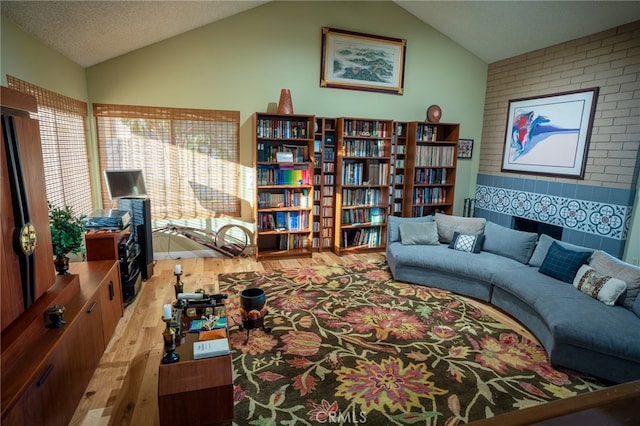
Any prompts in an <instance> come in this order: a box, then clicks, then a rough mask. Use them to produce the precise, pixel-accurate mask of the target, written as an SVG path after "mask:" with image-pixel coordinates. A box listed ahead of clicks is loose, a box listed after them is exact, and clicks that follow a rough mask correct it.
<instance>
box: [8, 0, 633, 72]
mask: <svg viewBox="0 0 640 426" xmlns="http://www.w3.org/2000/svg"><path fill="white" fill-rule="evenodd" d="M267 2H268V1H239V0H237V1H213V0H204V1H188V0H174V1H5V0H2V1H1V2H0V11H1V13H2V14H3V15H4V16H6V17H7V18H9V19H10V20H11V21H13V22H14V23H16V24H17V25H18V26H19V27H20V28H22V29H23V30H25V31H26V32H28V33H30V34H32V35H33V36H35V37H36V38H38V39H39V40H41V41H42V42H43V43H45V44H46V45H48V46H49V47H51V48H52V49H53V50H55V51H57V52H59V53H61V54H62V55H64V56H65V57H67V58H69V59H71V60H72V61H74V62H76V63H77V64H79V65H81V66H84V67H89V66H91V65H95V64H97V63H100V62H103V61H106V60H108V59H111V58H114V57H117V56H119V55H122V54H125V53H128V52H131V51H133V50H136V49H139V48H141V47H144V46H147V45H149V44H152V43H156V42H158V41H161V40H164V39H167V38H170V37H173V36H175V35H178V34H181V33H184V32H186V31H189V30H192V29H195V28H198V27H201V26H204V25H207V24H209V23H212V22H215V21H217V20H220V19H224V18H226V17H229V16H231V15H234V14H237V13H241V12H244V11H246V10H249V9H252V8H254V7H257V6H260V5H263V4H265V3H267ZM395 3H396V4H398V5H399V6H400V7H402V8H404V9H405V10H407V11H408V12H410V13H411V14H413V15H414V16H416V17H417V18H419V19H421V20H422V21H424V22H425V23H427V24H428V25H430V26H432V27H433V28H435V29H436V30H438V31H439V32H441V33H443V34H444V35H446V36H447V37H449V38H451V39H452V40H453V41H455V42H457V43H458V44H460V45H461V46H463V47H464V48H466V49H467V50H469V51H470V52H472V53H473V54H475V55H476V56H478V57H479V58H480V59H482V60H483V61H485V62H486V63H492V62H495V61H498V60H501V59H505V58H509V57H512V56H516V55H519V54H522V53H527V52H531V51H533V50H537V49H540V48H544V47H547V46H551V45H554V44H558V43H562V42H565V41H569V40H573V39H576V38H580V37H584V36H586V35H589V34H593V33H597V32H599V31H603V30H607V29H610V28H613V27H616V26H618V25H622V24H626V23H630V22H634V21H637V20H640V1H484V0H476V1H405V0H398V1H395ZM140 17H144V19H140Z"/></svg>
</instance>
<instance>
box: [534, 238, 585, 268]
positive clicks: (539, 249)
mask: <svg viewBox="0 0 640 426" xmlns="http://www.w3.org/2000/svg"><path fill="white" fill-rule="evenodd" d="M554 241H556V242H557V243H558V244H560V245H561V246H562V247H564V248H568V249H570V250H575V251H588V252H590V253H593V249H590V248H587V247H582V246H577V245H575V244H570V243H565V242H564V241H558V240H556V239H555V238H552V237H550V236H548V235H547V234H542V235H540V238H539V239H538V243H537V244H536V248H535V250H533V254H532V255H531V259H529V265H531V266H535V267H536V268H539V267H540V265H542V262H544V258H545V257H546V256H547V252H548V251H549V247H551V243H553V242H554Z"/></svg>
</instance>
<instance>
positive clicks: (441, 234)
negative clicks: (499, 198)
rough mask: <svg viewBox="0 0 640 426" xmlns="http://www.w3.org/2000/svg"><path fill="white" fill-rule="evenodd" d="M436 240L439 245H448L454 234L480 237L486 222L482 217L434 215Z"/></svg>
mask: <svg viewBox="0 0 640 426" xmlns="http://www.w3.org/2000/svg"><path fill="white" fill-rule="evenodd" d="M436 223H437V224H438V238H439V239H440V242H441V243H447V244H448V243H450V242H451V239H452V238H453V233H454V232H459V233H461V234H464V235H480V234H482V233H483V232H484V225H485V223H487V220H486V219H485V218H483V217H461V216H450V215H447V214H442V213H436Z"/></svg>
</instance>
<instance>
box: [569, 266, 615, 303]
mask: <svg viewBox="0 0 640 426" xmlns="http://www.w3.org/2000/svg"><path fill="white" fill-rule="evenodd" d="M573 286H574V287H575V288H577V289H578V290H580V291H581V292H583V293H584V294H588V295H589V296H591V297H593V298H594V299H598V300H599V301H601V302H602V303H604V304H605V305H609V306H613V305H615V304H616V301H617V300H618V299H619V298H620V296H622V295H623V294H624V292H625V291H626V290H627V285H626V284H625V282H624V281H622V280H619V279H617V278H613V277H611V276H608V275H604V274H601V273H600V272H598V271H596V270H595V269H593V268H592V267H591V266H589V265H582V266H581V267H580V269H578V272H577V273H576V276H575V278H574V279H573Z"/></svg>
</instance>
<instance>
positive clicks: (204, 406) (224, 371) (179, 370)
mask: <svg viewBox="0 0 640 426" xmlns="http://www.w3.org/2000/svg"><path fill="white" fill-rule="evenodd" d="M185 322H186V327H185V324H184V323H185ZM188 324H189V322H188V319H186V320H185V321H183V327H182V330H183V331H182V335H181V339H180V342H179V344H178V345H177V347H176V352H177V353H178V354H179V355H180V361H178V362H176V363H173V364H160V367H159V371H158V408H159V410H160V425H161V426H164V425H171V426H174V425H176V424H184V425H194V426H195V425H224V424H226V425H230V424H231V421H232V420H233V378H232V368H233V367H232V365H231V355H224V356H217V357H212V358H204V359H197V360H194V359H193V342H195V341H196V340H197V338H198V333H189V332H185V330H188ZM158 338H160V336H158Z"/></svg>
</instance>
